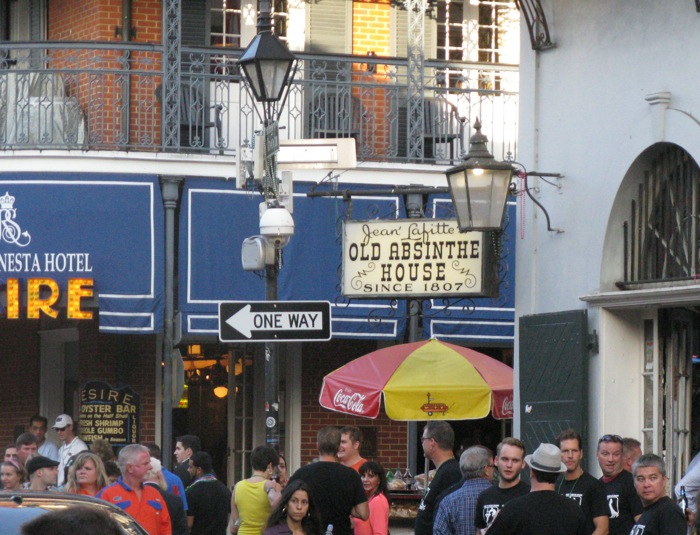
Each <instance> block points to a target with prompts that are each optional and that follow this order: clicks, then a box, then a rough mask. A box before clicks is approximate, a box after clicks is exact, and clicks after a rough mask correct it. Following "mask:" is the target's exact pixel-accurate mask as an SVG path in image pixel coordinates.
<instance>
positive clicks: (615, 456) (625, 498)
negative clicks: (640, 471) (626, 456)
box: [596, 435, 642, 535]
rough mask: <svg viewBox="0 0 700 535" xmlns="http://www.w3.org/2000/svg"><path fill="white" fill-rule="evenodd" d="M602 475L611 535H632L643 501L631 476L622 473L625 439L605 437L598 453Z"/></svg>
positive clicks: (601, 441) (599, 442) (600, 443)
mask: <svg viewBox="0 0 700 535" xmlns="http://www.w3.org/2000/svg"><path fill="white" fill-rule="evenodd" d="M596 456H597V458H598V464H599V465H600V469H601V470H602V472H603V477H601V478H600V480H601V481H602V482H603V484H604V485H605V496H606V500H607V502H608V512H609V514H610V525H609V531H608V533H609V535H629V533H630V530H631V529H632V526H633V525H634V523H635V521H636V520H638V519H639V516H640V515H641V514H642V502H641V500H640V499H639V496H638V495H637V492H636V491H635V490H634V480H633V478H632V474H630V473H629V472H628V471H626V470H623V466H622V437H621V436H619V435H603V436H602V437H601V438H600V440H599V441H598V450H597V452H596Z"/></svg>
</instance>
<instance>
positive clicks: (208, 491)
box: [185, 451, 231, 535]
mask: <svg viewBox="0 0 700 535" xmlns="http://www.w3.org/2000/svg"><path fill="white" fill-rule="evenodd" d="M188 462H189V463H190V469H189V474H190V477H191V478H192V480H193V483H192V484H191V485H190V486H189V487H187V490H186V491H185V494H186V495H187V506H188V509H187V525H188V526H189V527H190V535H209V534H210V533H225V532H226V527H227V526H228V517H229V511H230V510H231V491H230V490H228V487H227V486H226V485H224V484H223V483H222V482H221V481H219V480H218V479H216V476H215V475H214V468H213V466H212V459H211V455H209V454H208V453H207V452H206V451H198V452H197V453H194V454H193V455H192V457H190V459H189V461H188Z"/></svg>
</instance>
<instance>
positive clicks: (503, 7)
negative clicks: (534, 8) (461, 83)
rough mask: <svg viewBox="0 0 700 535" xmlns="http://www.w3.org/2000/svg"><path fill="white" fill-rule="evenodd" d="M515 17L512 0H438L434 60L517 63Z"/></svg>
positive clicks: (515, 10) (517, 19) (516, 23)
mask: <svg viewBox="0 0 700 535" xmlns="http://www.w3.org/2000/svg"><path fill="white" fill-rule="evenodd" d="M519 19H520V16H519V12H518V10H517V8H516V5H515V2H514V0H441V1H439V2H438V4H437V53H438V59H444V60H456V61H474V62H477V61H478V62H489V63H518V59H519V54H518V46H519V37H518V36H519V30H518V28H519V27H518V21H519Z"/></svg>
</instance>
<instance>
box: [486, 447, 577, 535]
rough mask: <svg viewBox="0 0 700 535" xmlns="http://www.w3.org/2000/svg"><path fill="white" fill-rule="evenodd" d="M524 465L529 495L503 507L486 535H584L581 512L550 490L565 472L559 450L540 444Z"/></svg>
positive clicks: (568, 500)
mask: <svg viewBox="0 0 700 535" xmlns="http://www.w3.org/2000/svg"><path fill="white" fill-rule="evenodd" d="M525 462H526V463H527V465H528V466H529V467H530V493H529V494H526V495H525V496H521V497H520V498H515V499H513V500H511V501H509V502H508V503H507V504H505V505H504V506H503V508H502V509H501V511H500V512H499V513H498V516H497V517H496V520H494V522H493V524H491V527H490V528H489V531H488V535H511V534H512V535H586V517H585V516H584V514H583V511H581V508H580V507H579V506H578V505H576V503H575V502H574V501H573V500H570V499H569V498H565V497H564V496H560V495H559V494H558V493H557V492H556V490H555V489H554V483H555V482H556V480H557V478H558V477H559V474H562V473H564V472H566V465H565V464H564V463H563V462H561V450H560V449H559V448H557V447H556V446H555V445H554V444H540V445H539V447H538V448H537V449H536V450H535V453H533V454H532V455H527V456H526V457H525Z"/></svg>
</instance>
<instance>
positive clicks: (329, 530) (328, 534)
mask: <svg viewBox="0 0 700 535" xmlns="http://www.w3.org/2000/svg"><path fill="white" fill-rule="evenodd" d="M325 535H333V524H328V527H327V528H326V534H325Z"/></svg>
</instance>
